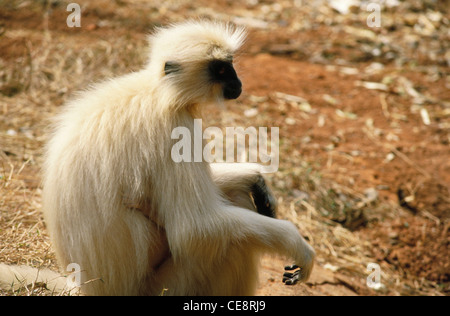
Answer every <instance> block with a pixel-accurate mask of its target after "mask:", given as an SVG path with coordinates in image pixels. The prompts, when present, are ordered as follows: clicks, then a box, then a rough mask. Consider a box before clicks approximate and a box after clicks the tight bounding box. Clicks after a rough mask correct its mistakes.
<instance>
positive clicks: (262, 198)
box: [251, 174, 277, 217]
mask: <svg viewBox="0 0 450 316" xmlns="http://www.w3.org/2000/svg"><path fill="white" fill-rule="evenodd" d="M251 195H252V198H253V202H254V203H255V206H256V210H257V212H258V213H259V214H261V215H265V216H269V217H275V214H276V210H277V200H276V199H275V197H274V196H273V193H272V191H271V190H270V188H269V187H268V186H267V184H266V181H265V179H264V177H263V176H262V175H261V174H260V175H258V177H257V179H256V182H255V183H254V184H253V186H252V187H251Z"/></svg>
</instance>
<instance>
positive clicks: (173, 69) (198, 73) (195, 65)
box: [146, 20, 246, 111]
mask: <svg viewBox="0 0 450 316" xmlns="http://www.w3.org/2000/svg"><path fill="white" fill-rule="evenodd" d="M245 37H246V30H245V28H243V27H239V26H236V25H234V24H231V23H223V22H218V21H206V20H189V21H186V22H182V23H177V24H172V25H170V26H168V27H163V28H159V29H157V30H156V31H155V32H154V34H152V35H150V36H149V43H150V54H149V55H150V56H149V61H148V64H147V66H146V70H147V71H149V77H150V78H152V80H155V84H156V85H157V88H156V89H155V90H156V91H157V96H156V97H157V98H158V100H159V101H158V104H159V105H160V106H161V107H162V110H164V111H167V110H174V111H176V110H178V109H181V108H185V107H186V106H189V107H190V108H192V109H194V108H196V105H199V104H203V103H207V102H219V103H221V102H222V100H223V99H224V94H223V86H221V85H220V84H218V83H217V82H214V80H212V78H211V75H210V72H208V69H209V68H210V65H211V62H213V61H217V60H219V61H223V62H227V63H229V64H231V63H232V62H233V57H234V54H235V53H236V51H237V50H238V49H239V48H240V47H241V45H242V44H243V43H244V40H245ZM233 71H234V70H233Z"/></svg>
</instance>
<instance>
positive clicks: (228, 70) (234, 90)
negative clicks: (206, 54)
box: [208, 59, 242, 100]
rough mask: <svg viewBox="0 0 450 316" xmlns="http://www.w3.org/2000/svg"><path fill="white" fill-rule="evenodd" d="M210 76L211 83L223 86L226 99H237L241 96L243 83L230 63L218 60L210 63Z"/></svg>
mask: <svg viewBox="0 0 450 316" xmlns="http://www.w3.org/2000/svg"><path fill="white" fill-rule="evenodd" d="M208 74H209V76H210V80H211V82H213V83H215V84H220V85H221V86H222V92H223V97H224V99H227V100H232V99H237V98H238V97H239V96H240V95H241V92H242V83H241V80H239V78H238V76H237V74H236V71H235V70H234V68H233V64H232V63H231V62H230V61H223V60H218V59H215V60H212V61H210V62H209V65H208Z"/></svg>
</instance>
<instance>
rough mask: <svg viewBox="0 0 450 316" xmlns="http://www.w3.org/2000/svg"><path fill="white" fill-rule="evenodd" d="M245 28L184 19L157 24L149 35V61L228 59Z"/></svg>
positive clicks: (240, 39) (244, 35) (242, 36)
mask: <svg viewBox="0 0 450 316" xmlns="http://www.w3.org/2000/svg"><path fill="white" fill-rule="evenodd" d="M246 35H247V32H246V30H245V28H243V27H239V26H236V25H234V24H231V23H224V22H219V21H207V20H188V21H185V22H181V23H176V24H172V25H170V26H168V27H162V28H158V29H157V30H156V32H155V33H154V34H152V35H150V36H149V43H150V61H149V64H160V65H161V64H163V63H164V62H166V61H168V60H172V61H183V62H195V61H199V60H207V59H210V60H211V59H230V58H232V56H233V55H234V53H235V52H236V51H237V50H238V49H239V48H240V47H241V46H242V44H243V43H244V41H245V38H246Z"/></svg>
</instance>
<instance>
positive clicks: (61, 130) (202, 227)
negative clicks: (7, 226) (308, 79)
mask: <svg viewBox="0 0 450 316" xmlns="http://www.w3.org/2000/svg"><path fill="white" fill-rule="evenodd" d="M244 37H245V32H244V30H243V29H241V28H237V27H233V26H231V25H225V24H222V23H215V22H204V21H201V22H199V21H189V22H186V23H183V24H178V25H172V26H170V27H168V28H162V29H159V30H157V32H156V33H155V34H154V35H152V36H151V37H150V39H149V42H150V47H151V49H150V57H149V61H148V64H147V65H146V67H145V68H144V69H143V70H142V71H139V72H136V73H132V74H129V75H126V76H123V77H120V78H116V79H114V80H110V81H107V82H103V83H100V84H97V85H95V86H93V87H91V88H90V89H89V90H88V91H85V92H83V93H81V94H80V95H79V96H78V97H77V98H76V99H74V100H72V101H71V102H69V104H67V105H66V107H65V108H64V110H63V112H62V114H60V115H59V116H58V117H57V119H56V123H55V129H54V134H53V136H52V137H51V140H50V141H49V143H48V146H47V149H46V159H45V167H44V191H43V202H44V214H45V220H46V223H47V226H48V229H49V232H50V235H51V239H52V242H53V245H54V249H55V251H56V255H57V258H58V261H59V263H60V265H61V267H62V269H65V267H66V266H67V265H68V264H70V263H77V264H79V265H80V267H81V269H82V271H83V272H82V283H83V285H82V291H83V292H84V293H85V294H90V295H158V294H160V293H161V291H162V290H163V289H167V292H166V294H170V295H251V294H253V293H254V291H255V287H256V282H257V263H258V258H259V255H260V254H261V253H262V252H263V251H270V252H276V253H280V254H282V255H286V256H288V257H291V258H293V259H294V260H295V263H296V264H298V265H299V266H301V267H302V269H303V270H302V271H303V273H304V277H305V278H307V277H308V276H309V273H310V271H311V269H312V262H313V257H314V252H313V250H312V249H311V248H310V246H308V245H307V244H306V242H305V241H304V240H303V238H302V237H301V236H300V234H299V233H298V231H297V229H296V228H295V226H294V225H293V224H291V223H289V222H287V221H282V220H277V219H274V218H270V217H266V216H262V215H260V214H258V213H256V212H254V207H253V204H252V202H251V198H249V194H248V192H249V190H250V189H249V188H250V187H251V185H252V184H253V183H255V181H256V179H257V177H258V176H260V175H259V171H258V168H257V167H256V166H255V165H247V166H245V165H240V166H236V165H227V166H225V167H224V166H212V167H211V166H210V165H209V164H208V163H206V162H201V163H198V162H197V163H175V162H174V161H172V159H171V156H170V153H171V148H172V146H173V145H174V143H175V141H174V140H172V139H171V131H172V130H173V129H174V128H175V127H180V126H184V127H187V128H188V129H189V130H190V131H191V132H193V129H194V122H193V116H194V115H195V109H196V108H197V107H198V106H200V105H201V104H203V103H205V102H210V101H215V100H217V99H220V98H221V97H222V96H221V90H220V87H218V86H217V84H214V83H211V82H209V78H208V75H207V72H206V71H205V67H206V65H207V63H208V62H209V61H211V60H213V59H220V60H228V61H231V60H232V57H233V54H234V53H235V51H236V50H237V49H238V48H239V47H240V46H241V44H242V42H243V40H244ZM167 61H174V62H177V63H179V64H181V65H182V71H181V72H180V73H176V74H173V75H172V74H171V75H165V73H164V64H165V62H167Z"/></svg>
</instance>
